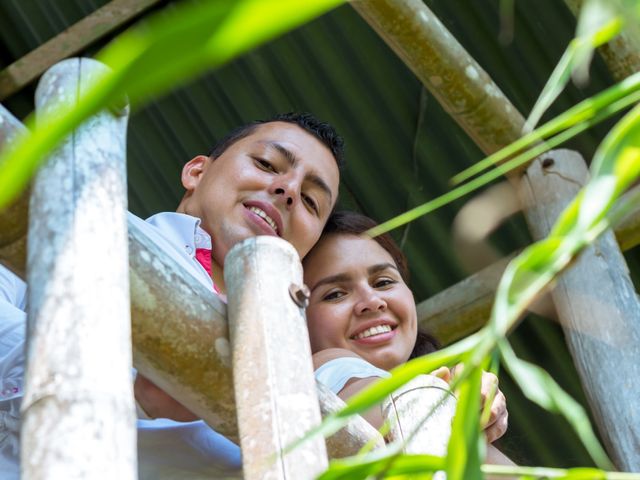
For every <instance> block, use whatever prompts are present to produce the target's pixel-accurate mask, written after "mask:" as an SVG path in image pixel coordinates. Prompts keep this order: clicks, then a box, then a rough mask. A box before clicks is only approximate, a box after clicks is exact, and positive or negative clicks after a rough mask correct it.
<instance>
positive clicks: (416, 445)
mask: <svg viewBox="0 0 640 480" xmlns="http://www.w3.org/2000/svg"><path fill="white" fill-rule="evenodd" d="M382 408H383V412H384V416H385V418H386V420H387V421H389V424H390V430H389V434H388V435H387V437H388V439H389V440H390V441H396V442H402V443H404V444H405V446H404V448H403V450H404V452H405V453H416V454H419V453H423V454H425V453H426V454H429V455H437V456H444V455H446V454H447V445H448V443H449V437H451V422H452V421H453V416H454V415H455V412H456V399H455V397H454V396H453V395H452V394H451V392H450V391H449V385H448V384H447V382H445V381H444V380H442V379H441V378H438V377H434V376H433V375H420V376H418V377H415V378H414V379H412V380H411V381H410V382H408V383H406V384H405V385H403V386H402V387H401V388H399V389H398V390H396V391H395V392H393V394H392V395H391V396H390V397H389V398H388V399H387V400H386V401H385V402H384V403H383V407H382ZM432 409H433V413H431V415H429V417H428V418H426V420H425V417H427V414H428V413H429V412H431V410H432Z"/></svg>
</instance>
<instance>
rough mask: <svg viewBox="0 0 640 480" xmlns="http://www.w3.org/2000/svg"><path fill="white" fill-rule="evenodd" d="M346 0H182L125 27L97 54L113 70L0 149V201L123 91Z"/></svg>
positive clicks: (135, 90)
mask: <svg viewBox="0 0 640 480" xmlns="http://www.w3.org/2000/svg"><path fill="white" fill-rule="evenodd" d="M342 1H343V0H307V1H305V2H300V1H298V0H269V1H267V0H235V1H224V0H218V1H207V2H196V1H192V2H182V3H180V4H177V6H175V7H173V9H172V10H171V15H167V14H166V13H164V12H160V13H159V14H156V15H155V16H154V17H152V18H150V19H149V20H148V21H147V22H146V23H144V24H143V25H138V26H137V27H135V28H134V29H132V30H129V31H127V32H125V33H124V34H123V35H122V36H120V37H118V38H117V39H116V40H114V42H112V43H111V44H110V45H108V46H107V47H106V48H105V49H104V50H103V51H102V52H101V53H99V54H98V58H99V59H100V60H102V61H103V62H105V63H106V64H107V65H109V66H110V67H111V69H112V70H111V72H109V73H108V74H107V75H104V76H103V77H101V78H100V79H99V80H98V81H96V82H95V83H94V84H92V85H91V86H89V87H88V88H87V90H86V94H85V95H84V96H83V98H82V100H81V101H80V103H79V104H78V105H77V106H75V107H73V108H71V107H67V108H60V109H57V110H56V112H55V114H50V115H44V116H43V117H42V118H39V119H38V126H37V128H36V126H35V122H34V120H33V118H32V117H31V118H30V119H28V121H27V126H29V127H30V128H31V129H32V130H33V134H32V135H30V136H29V137H28V138H23V139H22V140H17V141H16V142H15V143H14V145H13V146H12V148H11V150H10V151H4V152H1V155H0V208H3V207H4V206H6V205H7V204H8V203H9V202H10V201H11V200H12V199H13V198H15V197H16V196H17V195H18V194H19V192H20V191H21V190H22V189H23V188H24V186H25V185H26V183H27V182H28V181H29V178H31V176H32V174H33V172H34V171H35V169H36V168H37V166H38V164H39V163H40V162H41V161H42V159H43V158H44V157H45V155H46V154H47V153H49V152H50V151H51V150H52V149H53V148H54V147H55V146H56V145H58V144H59V143H60V141H62V139H63V138H64V137H65V136H66V135H68V134H69V133H70V132H71V131H72V130H73V129H74V128H76V127H78V126H79V125H80V124H81V123H82V122H83V121H84V120H85V119H87V118H88V117H89V116H91V115H93V114H95V113H96V112H98V111H100V110H101V109H103V108H105V107H107V106H109V105H110V104H112V103H113V102H117V101H121V99H122V98H124V97H125V96H127V95H128V97H129V99H130V101H131V102H132V103H133V104H140V103H142V102H144V101H147V100H148V99H149V98H150V96H151V95H157V94H159V93H160V92H164V91H166V90H167V89H169V88H171V87H173V86H176V85H177V84H178V83H179V82H184V81H185V80H187V79H189V78H193V77H194V76H195V75H197V74H198V73H202V72H204V71H205V70H207V69H210V68H212V67H216V66H218V65H220V64H222V63H224V62H226V61H228V60H229V59H231V58H233V57H234V56H236V55H239V54H241V53H243V52H245V51H247V50H248V49H250V48H253V47H255V46H257V45H258V44H260V43H262V42H264V41H266V40H268V39H270V38H272V37H273V36H275V35H278V34H281V33H284V32H285V31H287V30H289V29H291V28H293V27H295V26H298V25H300V24H302V23H304V22H305V21H308V20H311V19H312V18H314V17H316V16H318V15H320V14H321V13H324V12H326V11H328V10H329V9H331V8H333V7H335V6H337V5H339V4H340V3H342Z"/></svg>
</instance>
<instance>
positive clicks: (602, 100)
mask: <svg viewBox="0 0 640 480" xmlns="http://www.w3.org/2000/svg"><path fill="white" fill-rule="evenodd" d="M638 91H640V72H638V73H636V74H634V75H631V76H629V77H627V78H626V79H624V80H622V81H620V82H618V83H617V84H615V85H613V86H611V87H609V88H608V89H606V90H604V91H603V92H600V93H598V94H597V95H594V96H593V97H590V98H588V99H586V100H583V101H582V102H580V103H578V104H577V105H574V106H573V107H571V108H570V109H569V110H567V111H565V112H563V113H562V114H560V115H558V116H557V117H555V118H553V119H552V120H549V121H548V122H547V123H545V124H544V125H541V126H540V127H538V128H537V129H536V130H534V131H533V132H531V133H528V134H526V135H524V136H523V137H522V138H519V139H518V140H516V141H515V142H513V143H511V144H510V145H507V146H506V147H505V148H503V149H501V150H499V151H498V152H496V153H494V154H492V155H489V156H488V157H487V158H485V159H483V160H481V161H479V162H476V163H475V164H474V165H472V166H471V167H469V168H467V169H466V170H463V171H462V172H460V173H459V174H457V175H455V176H454V177H453V178H452V179H451V182H452V184H454V185H457V184H459V183H461V182H463V181H465V180H467V179H469V178H471V177H472V176H474V175H477V174H478V173H480V172H482V171H484V170H486V169H487V168H490V167H491V166H493V165H495V164H497V163H499V162H502V161H503V160H505V159H507V158H509V157H511V156H513V155H515V154H517V153H519V152H521V151H522V150H524V149H527V148H530V147H531V146H532V145H534V144H535V143H536V142H538V141H540V140H543V139H547V138H549V137H551V136H553V135H556V134H558V133H559V132H562V131H563V130H566V129H568V128H571V127H573V126H574V125H578V124H581V123H583V122H587V121H591V125H595V123H597V122H598V121H601V120H603V119H604V118H608V116H610V115H612V114H614V113H616V112H618V111H620V110H622V109H624V108H627V107H628V106H630V105H633V104H634V103H636V102H638V100H639V98H638V96H637V95H636V94H637V92H638ZM601 112H602V115H599V114H600V113H601ZM580 131H581V130H579V131H576V133H579V132H580Z"/></svg>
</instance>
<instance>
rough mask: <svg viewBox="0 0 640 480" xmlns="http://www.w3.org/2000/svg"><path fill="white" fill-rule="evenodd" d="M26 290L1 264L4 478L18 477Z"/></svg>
mask: <svg viewBox="0 0 640 480" xmlns="http://www.w3.org/2000/svg"><path fill="white" fill-rule="evenodd" d="M26 290H27V289H26V285H25V283H24V282H23V281H22V280H20V279H19V278H18V277H16V276H15V275H14V274H13V273H11V272H9V270H7V269H6V268H5V267H3V266H1V265H0V472H3V474H2V475H3V476H2V478H3V479H4V478H6V479H14V478H15V479H17V478H19V473H18V471H19V456H18V447H19V422H20V401H21V400H22V395H23V390H22V389H23V384H24V365H25V360H24V348H25V335H26V314H25V312H24V309H25V306H26Z"/></svg>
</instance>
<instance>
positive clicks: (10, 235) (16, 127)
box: [0, 105, 30, 279]
mask: <svg viewBox="0 0 640 480" xmlns="http://www.w3.org/2000/svg"><path fill="white" fill-rule="evenodd" d="M26 133H27V129H26V127H25V126H24V125H23V124H22V123H21V122H20V120H18V119H17V118H16V117H14V116H13V115H12V114H11V113H10V112H9V111H8V110H7V109H6V108H4V107H3V106H2V105H0V150H4V149H6V148H10V147H11V144H12V143H13V142H14V140H15V139H16V138H17V137H18V136H19V135H25V134H26ZM29 195H30V193H29V189H27V190H25V191H24V192H22V195H21V196H20V197H18V198H17V199H16V201H14V202H13V203H12V204H11V205H9V206H8V207H6V208H5V209H2V210H0V226H1V228H0V264H2V265H4V266H5V267H7V268H9V270H11V271H13V272H14V273H15V274H16V275H18V276H19V277H21V278H23V279H24V278H25V275H26V271H25V265H26V262H27V243H26V241H25V239H26V238H27V218H28V217H29Z"/></svg>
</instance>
